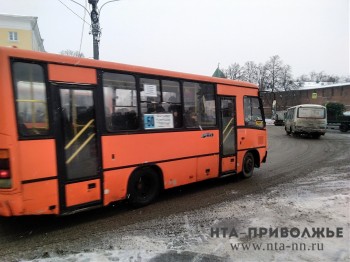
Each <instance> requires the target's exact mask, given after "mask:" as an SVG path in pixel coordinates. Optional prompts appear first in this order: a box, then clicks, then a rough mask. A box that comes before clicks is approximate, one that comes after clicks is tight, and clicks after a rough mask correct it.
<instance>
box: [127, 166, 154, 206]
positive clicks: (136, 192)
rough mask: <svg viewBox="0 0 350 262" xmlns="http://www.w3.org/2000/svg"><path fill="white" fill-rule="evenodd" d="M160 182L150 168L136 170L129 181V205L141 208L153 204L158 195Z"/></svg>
mask: <svg viewBox="0 0 350 262" xmlns="http://www.w3.org/2000/svg"><path fill="white" fill-rule="evenodd" d="M159 189H160V180H159V176H158V174H157V172H155V171H154V170H153V169H152V168H142V169H139V170H136V171H135V172H134V173H133V174H132V175H131V177H130V179H129V184H128V196H129V203H130V204H131V205H132V206H134V207H142V206H146V205H148V204H150V203H151V202H153V201H154V200H155V199H156V197H157V196H158V194H159Z"/></svg>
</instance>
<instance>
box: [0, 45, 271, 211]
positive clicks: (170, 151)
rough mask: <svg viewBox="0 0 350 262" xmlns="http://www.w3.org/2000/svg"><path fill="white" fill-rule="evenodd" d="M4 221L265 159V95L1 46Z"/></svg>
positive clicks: (142, 196) (132, 198) (142, 197)
mask: <svg viewBox="0 0 350 262" xmlns="http://www.w3.org/2000/svg"><path fill="white" fill-rule="evenodd" d="M0 97H1V103H0V115H1V116H0V216H20V215H39V214H56V215H61V214H71V213H74V212H78V211H83V210H87V209H91V208H96V207H102V206H106V205H109V204H110V203H113V202H116V201H119V200H124V199H128V201H129V202H130V203H131V204H133V205H135V206H143V205H147V204H149V203H150V202H152V201H153V200H154V199H155V198H156V197H157V195H158V194H159V193H160V192H161V191H162V190H165V189H168V188H173V187H177V186H181V185H185V184H189V183H193V182H197V181H202V180H206V179H211V178H217V177H224V176H228V175H235V174H242V175H243V176H244V177H250V176H251V175H252V174H253V170H254V167H259V166H260V164H261V163H262V162H265V161H266V155H267V146H266V144H267V141H266V140H267V136H266V127H265V120H264V112H263V109H262V108H263V107H262V103H261V100H260V98H259V91H258V87H257V86H256V85H254V84H250V83H246V82H240V81H232V80H228V79H221V78H215V77H206V76H198V75H192V74H185V73H176V72H171V71H165V70H157V69H151V68H145V67H138V66H131V65H124V64H118V63H112V62H103V61H96V60H91V59H83V58H77V57H68V56H62V55H55V54H48V53H40V52H34V51H27V50H20V49H14V48H0Z"/></svg>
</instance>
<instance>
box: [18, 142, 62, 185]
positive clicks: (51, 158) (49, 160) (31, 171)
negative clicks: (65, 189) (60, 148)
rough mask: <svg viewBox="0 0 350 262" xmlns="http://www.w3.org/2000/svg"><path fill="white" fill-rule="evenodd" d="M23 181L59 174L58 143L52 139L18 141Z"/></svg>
mask: <svg viewBox="0 0 350 262" xmlns="http://www.w3.org/2000/svg"><path fill="white" fill-rule="evenodd" d="M18 145H19V159H18V161H19V163H21V165H20V174H21V178H22V180H23V181H26V180H32V179H40V178H47V177H55V176H57V161H56V145H55V141H54V140H52V139H50V140H46V139H45V140H27V141H20V142H18Z"/></svg>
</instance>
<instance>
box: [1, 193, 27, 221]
mask: <svg viewBox="0 0 350 262" xmlns="http://www.w3.org/2000/svg"><path fill="white" fill-rule="evenodd" d="M23 210H24V208H23V198H22V195H21V194H9V195H7V194H1V195H0V216H4V217H9V216H20V215H24V212H23Z"/></svg>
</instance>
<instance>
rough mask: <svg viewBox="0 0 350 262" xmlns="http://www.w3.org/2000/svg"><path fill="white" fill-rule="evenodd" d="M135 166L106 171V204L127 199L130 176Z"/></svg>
mask: <svg viewBox="0 0 350 262" xmlns="http://www.w3.org/2000/svg"><path fill="white" fill-rule="evenodd" d="M133 170H134V168H124V169H118V170H111V171H107V172H104V174H103V178H104V181H103V182H104V202H103V204H104V205H108V204H109V203H112V202H115V201H117V200H121V199H125V198H126V193H127V188H128V180H129V176H130V174H131V173H132V171H133Z"/></svg>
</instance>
